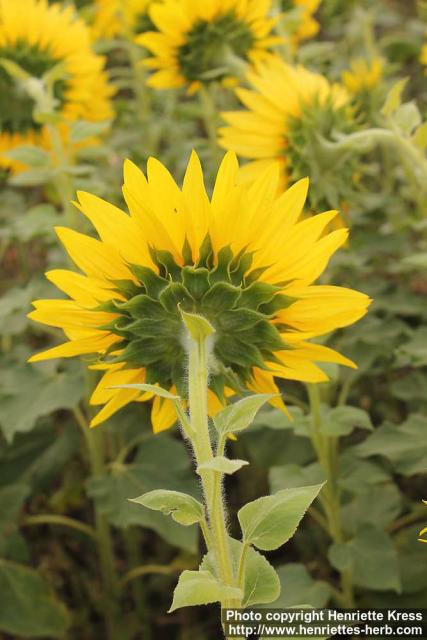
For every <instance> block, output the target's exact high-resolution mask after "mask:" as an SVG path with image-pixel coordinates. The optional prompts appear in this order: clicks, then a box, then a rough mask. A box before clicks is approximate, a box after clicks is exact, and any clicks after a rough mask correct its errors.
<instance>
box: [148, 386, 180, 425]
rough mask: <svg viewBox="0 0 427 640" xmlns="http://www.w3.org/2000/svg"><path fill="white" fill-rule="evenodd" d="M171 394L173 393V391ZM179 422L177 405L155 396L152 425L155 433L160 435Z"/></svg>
mask: <svg viewBox="0 0 427 640" xmlns="http://www.w3.org/2000/svg"><path fill="white" fill-rule="evenodd" d="M171 393H173V391H172V390H171ZM176 421H177V415H176V410H175V405H174V403H173V402H172V400H168V399H167V398H160V397H159V396H155V398H154V400H153V408H152V410H151V424H152V426H153V431H154V433H160V432H161V431H165V430H166V429H169V428H170V427H172V426H173V425H174V424H175V422H176Z"/></svg>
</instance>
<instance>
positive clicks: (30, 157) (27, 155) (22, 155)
mask: <svg viewBox="0 0 427 640" xmlns="http://www.w3.org/2000/svg"><path fill="white" fill-rule="evenodd" d="M5 155H6V156H7V157H8V158H10V159H11V160H15V161H17V162H23V163H24V164H28V165H30V166H31V167H47V166H48V165H49V162H50V156H49V154H48V153H47V151H44V149H40V147H34V146H32V145H22V146H20V147H16V148H15V149H11V151H8V152H7V153H6V154H5Z"/></svg>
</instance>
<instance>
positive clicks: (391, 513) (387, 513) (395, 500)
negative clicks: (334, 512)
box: [341, 483, 402, 533]
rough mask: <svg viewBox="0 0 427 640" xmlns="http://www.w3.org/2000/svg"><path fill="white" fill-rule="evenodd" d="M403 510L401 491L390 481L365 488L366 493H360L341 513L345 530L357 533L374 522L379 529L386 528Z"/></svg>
mask: <svg viewBox="0 0 427 640" xmlns="http://www.w3.org/2000/svg"><path fill="white" fill-rule="evenodd" d="M365 487H366V485H365ZM401 511H402V496H401V493H400V491H399V489H398V488H397V487H396V486H395V485H394V484H391V483H390V484H386V485H377V486H371V487H369V488H367V489H366V488H365V493H360V494H358V495H357V496H356V497H355V498H354V499H353V500H352V501H351V502H349V503H347V504H346V505H345V506H344V507H342V510H341V514H342V521H343V526H344V528H345V530H346V531H349V532H352V533H355V532H357V531H358V530H360V529H362V528H363V527H365V526H368V525H372V524H373V525H375V526H376V527H377V528H378V529H383V528H386V527H387V526H388V525H390V524H391V523H392V522H393V520H395V518H397V517H398V516H399V514H400V512H401Z"/></svg>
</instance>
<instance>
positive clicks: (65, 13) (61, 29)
mask: <svg viewBox="0 0 427 640" xmlns="http://www.w3.org/2000/svg"><path fill="white" fill-rule="evenodd" d="M0 63H1V64H0V149H1V150H2V151H3V152H4V151H10V150H11V149H13V148H15V147H16V146H19V145H22V144H36V145H37V144H40V145H41V146H46V145H47V144H48V142H47V140H48V135H47V134H46V130H45V128H44V127H43V126H42V125H40V124H39V123H38V122H36V121H35V120H34V117H33V110H34V106H35V104H34V101H33V99H32V98H31V97H30V95H29V94H28V93H27V91H26V90H25V87H23V86H22V84H21V83H20V81H19V80H17V79H15V78H14V77H13V74H11V73H10V67H11V65H12V66H14V65H18V67H21V69H23V70H24V71H25V72H26V73H28V74H30V76H32V77H33V78H37V79H41V78H43V77H45V76H46V74H47V73H48V72H49V71H51V70H52V69H54V68H55V67H57V66H58V65H60V64H62V65H63V67H64V69H63V71H64V76H63V79H60V80H57V81H56V82H55V83H54V88H53V91H54V97H55V99H56V102H57V105H58V106H57V110H58V112H59V113H60V114H61V116H62V120H63V121H65V122H68V121H73V120H77V119H83V120H90V121H98V120H107V119H109V118H111V117H112V108H111V104H110V100H109V98H110V96H111V95H112V93H113V91H112V88H111V87H110V86H109V85H108V82H107V78H106V75H105V73H104V71H103V67H104V58H102V57H101V56H98V55H95V54H94V53H93V51H92V50H91V45H90V35H89V30H88V28H87V27H86V25H85V23H84V22H83V21H82V20H79V19H75V18H74V9H73V8H72V7H68V8H62V7H61V6H60V5H59V4H53V5H51V6H49V5H48V3H47V2H46V0H20V1H19V2H16V0H0ZM0 166H2V167H3V168H11V169H12V170H14V169H17V168H18V167H17V166H16V165H14V163H12V162H10V161H9V160H8V159H7V158H4V157H0Z"/></svg>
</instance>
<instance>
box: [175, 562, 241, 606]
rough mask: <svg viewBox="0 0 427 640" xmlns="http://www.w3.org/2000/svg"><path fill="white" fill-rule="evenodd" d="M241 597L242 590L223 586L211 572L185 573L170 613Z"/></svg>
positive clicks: (180, 579) (179, 583)
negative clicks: (182, 608)
mask: <svg viewBox="0 0 427 640" xmlns="http://www.w3.org/2000/svg"><path fill="white" fill-rule="evenodd" d="M241 595H242V592H241V591H240V589H237V588H236V587H227V586H225V585H222V584H221V583H220V582H218V580H216V579H215V578H214V576H213V575H212V574H211V573H209V571H183V572H182V573H181V575H180V577H179V581H178V584H177V586H176V587H175V591H174V594H173V601H172V605H171V607H170V609H169V613H171V612H172V611H175V610H176V609H180V608H181V607H189V606H193V605H200V604H210V603H211V602H224V601H225V600H228V599H230V598H231V599H232V598H237V599H240V597H241Z"/></svg>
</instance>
